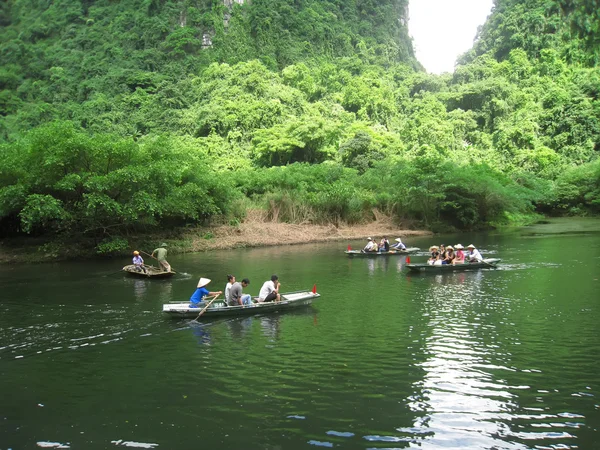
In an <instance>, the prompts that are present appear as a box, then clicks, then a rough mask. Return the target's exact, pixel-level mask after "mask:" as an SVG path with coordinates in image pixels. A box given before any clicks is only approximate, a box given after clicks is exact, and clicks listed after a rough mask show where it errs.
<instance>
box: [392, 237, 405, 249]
mask: <svg viewBox="0 0 600 450" xmlns="http://www.w3.org/2000/svg"><path fill="white" fill-rule="evenodd" d="M395 241H396V243H395V244H393V245H392V246H391V247H390V248H394V249H396V250H406V245H404V244H403V243H402V239H400V238H396V239H395Z"/></svg>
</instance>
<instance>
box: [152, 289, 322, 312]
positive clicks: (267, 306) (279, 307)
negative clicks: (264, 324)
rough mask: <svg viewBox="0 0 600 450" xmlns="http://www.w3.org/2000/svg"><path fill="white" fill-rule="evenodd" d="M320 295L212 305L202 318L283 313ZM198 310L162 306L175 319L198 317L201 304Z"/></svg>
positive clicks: (300, 294)
mask: <svg viewBox="0 0 600 450" xmlns="http://www.w3.org/2000/svg"><path fill="white" fill-rule="evenodd" d="M319 297H320V295H319V294H317V293H316V292H311V291H298V292H289V293H286V294H281V301H279V302H268V303H255V304H254V305H252V306H225V303H224V302H222V301H221V302H216V303H213V304H212V305H211V306H210V307H209V308H208V309H207V310H206V311H205V312H204V313H203V314H202V318H203V319H207V318H210V317H222V316H246V315H250V314H265V313H270V312H276V311H277V312H279V311H285V310H288V309H293V308H297V307H299V306H307V305H310V304H311V303H312V301H313V300H314V299H315V298H319ZM199 306H200V307H199V308H190V302H185V303H169V304H164V305H163V312H165V313H167V314H169V315H170V316H171V317H175V318H185V317H188V318H191V319H194V318H196V317H198V314H200V311H202V308H203V306H204V305H203V304H202V303H200V304H199Z"/></svg>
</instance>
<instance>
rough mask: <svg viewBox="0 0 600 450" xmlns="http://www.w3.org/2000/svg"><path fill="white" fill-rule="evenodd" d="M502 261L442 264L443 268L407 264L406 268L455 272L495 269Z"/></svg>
mask: <svg viewBox="0 0 600 450" xmlns="http://www.w3.org/2000/svg"><path fill="white" fill-rule="evenodd" d="M500 261H502V260H501V259H497V258H490V259H484V260H483V262H476V263H464V264H456V265H452V264H442V265H441V266H431V265H429V264H407V265H406V267H407V268H408V269H409V270H411V271H413V272H432V273H441V272H455V271H460V270H475V269H495V268H496V266H497V264H498V263H499V262H500Z"/></svg>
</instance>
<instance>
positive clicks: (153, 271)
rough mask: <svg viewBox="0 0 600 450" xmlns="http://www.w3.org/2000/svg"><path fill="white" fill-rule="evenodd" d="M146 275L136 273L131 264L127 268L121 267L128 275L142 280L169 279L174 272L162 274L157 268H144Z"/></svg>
mask: <svg viewBox="0 0 600 450" xmlns="http://www.w3.org/2000/svg"><path fill="white" fill-rule="evenodd" d="M145 267H146V273H144V272H138V271H137V270H136V268H135V266H134V265H133V264H129V265H128V266H125V267H123V271H124V272H127V273H128V274H129V275H133V276H135V277H142V278H169V277H172V276H173V275H175V272H164V271H163V270H161V269H159V268H158V267H153V266H145Z"/></svg>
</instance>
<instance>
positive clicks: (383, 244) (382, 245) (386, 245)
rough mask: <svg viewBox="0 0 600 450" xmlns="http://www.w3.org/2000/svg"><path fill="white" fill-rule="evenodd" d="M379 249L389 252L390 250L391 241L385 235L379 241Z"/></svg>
mask: <svg viewBox="0 0 600 450" xmlns="http://www.w3.org/2000/svg"><path fill="white" fill-rule="evenodd" d="M379 251H380V252H389V251H390V241H388V239H387V238H386V237H385V236H384V237H383V239H381V242H380V243H379Z"/></svg>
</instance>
